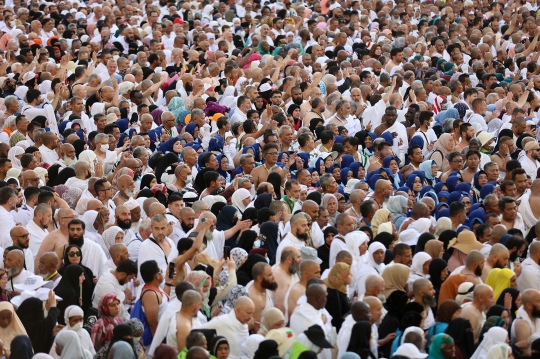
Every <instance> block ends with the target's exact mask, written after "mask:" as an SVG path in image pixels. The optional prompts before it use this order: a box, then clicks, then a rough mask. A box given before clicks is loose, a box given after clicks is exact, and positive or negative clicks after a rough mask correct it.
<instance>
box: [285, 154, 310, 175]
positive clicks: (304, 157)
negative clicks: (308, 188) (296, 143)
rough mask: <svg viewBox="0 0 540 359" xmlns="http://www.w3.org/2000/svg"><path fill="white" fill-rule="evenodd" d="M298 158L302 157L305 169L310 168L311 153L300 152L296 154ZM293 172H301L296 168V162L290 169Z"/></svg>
mask: <svg viewBox="0 0 540 359" xmlns="http://www.w3.org/2000/svg"><path fill="white" fill-rule="evenodd" d="M296 157H300V158H301V159H302V161H303V162H304V167H303V168H308V167H309V153H308V152H299V153H297V154H296ZM289 169H290V170H291V171H295V170H299V168H296V161H294V163H293V164H292V165H291V167H289Z"/></svg>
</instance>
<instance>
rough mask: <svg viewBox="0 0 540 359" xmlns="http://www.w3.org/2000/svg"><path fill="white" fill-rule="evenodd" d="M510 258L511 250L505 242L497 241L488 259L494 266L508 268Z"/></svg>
mask: <svg viewBox="0 0 540 359" xmlns="http://www.w3.org/2000/svg"><path fill="white" fill-rule="evenodd" d="M509 258H510V252H509V251H508V248H506V247H505V246H504V245H503V244H500V243H495V244H494V245H493V246H492V247H491V250H490V251H489V257H488V261H489V262H490V264H491V266H492V267H493V268H500V269H503V268H506V266H507V265H508V259H509Z"/></svg>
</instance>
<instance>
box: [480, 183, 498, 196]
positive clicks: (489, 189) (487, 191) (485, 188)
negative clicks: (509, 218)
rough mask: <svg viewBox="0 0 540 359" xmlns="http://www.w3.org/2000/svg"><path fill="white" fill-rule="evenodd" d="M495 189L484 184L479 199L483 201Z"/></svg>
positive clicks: (488, 184) (489, 184) (490, 185)
mask: <svg viewBox="0 0 540 359" xmlns="http://www.w3.org/2000/svg"><path fill="white" fill-rule="evenodd" d="M494 189H495V186H494V185H492V184H491V183H486V184H485V185H483V186H482V189H481V190H480V198H481V199H484V198H486V196H487V195H488V194H492V193H493V190H494Z"/></svg>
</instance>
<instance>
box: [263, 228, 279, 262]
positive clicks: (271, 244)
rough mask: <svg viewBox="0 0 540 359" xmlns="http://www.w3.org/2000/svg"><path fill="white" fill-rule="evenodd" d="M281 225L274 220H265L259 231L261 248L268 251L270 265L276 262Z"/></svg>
mask: <svg viewBox="0 0 540 359" xmlns="http://www.w3.org/2000/svg"><path fill="white" fill-rule="evenodd" d="M278 238H279V226H278V225H277V223H274V222H265V223H263V224H262V226H261V229H260V231H259V240H260V245H261V247H260V248H263V249H266V250H267V251H268V258H269V259H270V265H274V264H275V263H276V251H277V248H278V245H279V243H278Z"/></svg>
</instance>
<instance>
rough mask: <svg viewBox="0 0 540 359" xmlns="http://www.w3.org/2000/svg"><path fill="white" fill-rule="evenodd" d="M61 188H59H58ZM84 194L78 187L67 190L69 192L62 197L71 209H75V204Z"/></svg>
mask: <svg viewBox="0 0 540 359" xmlns="http://www.w3.org/2000/svg"><path fill="white" fill-rule="evenodd" d="M58 187H59V186H58ZM57 192H58V191H57ZM81 194H82V191H81V189H80V188H77V187H71V188H69V189H68V190H67V192H64V193H63V194H62V195H61V197H62V199H63V200H64V201H66V202H67V203H68V204H69V206H70V207H71V208H75V202H76V201H77V198H79V197H80V196H81Z"/></svg>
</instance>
